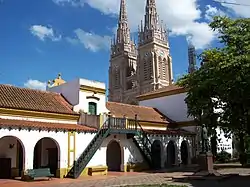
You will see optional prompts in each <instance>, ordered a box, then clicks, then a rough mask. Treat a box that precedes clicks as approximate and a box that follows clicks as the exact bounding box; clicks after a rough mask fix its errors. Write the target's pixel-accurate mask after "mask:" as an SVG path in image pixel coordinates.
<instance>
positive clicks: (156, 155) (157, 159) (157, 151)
mask: <svg viewBox="0 0 250 187" xmlns="http://www.w3.org/2000/svg"><path fill="white" fill-rule="evenodd" d="M162 147H163V145H162V143H161V141H160V140H155V141H154V142H153V144H152V146H151V152H152V164H153V168H154V169H160V168H161V160H162Z"/></svg>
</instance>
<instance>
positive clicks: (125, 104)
mask: <svg viewBox="0 0 250 187" xmlns="http://www.w3.org/2000/svg"><path fill="white" fill-rule="evenodd" d="M107 103H114V104H119V105H124V106H135V107H140V108H148V109H154V108H153V107H149V106H141V105H131V104H127V103H119V102H114V101H107Z"/></svg>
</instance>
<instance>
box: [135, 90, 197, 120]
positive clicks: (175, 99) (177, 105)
mask: <svg viewBox="0 0 250 187" xmlns="http://www.w3.org/2000/svg"><path fill="white" fill-rule="evenodd" d="M185 97H186V93H181V94H176V95H170V96H164V97H159V98H155V99H149V100H144V101H140V102H139V105H141V106H148V107H154V108H157V109H158V110H159V111H161V112H162V113H163V114H165V115H166V116H167V117H169V118H170V119H172V120H174V121H177V122H185V121H191V120H192V118H191V117H188V116H187V105H186V103H185Z"/></svg>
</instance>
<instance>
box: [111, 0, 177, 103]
mask: <svg viewBox="0 0 250 187" xmlns="http://www.w3.org/2000/svg"><path fill="white" fill-rule="evenodd" d="M138 28H139V29H138V42H137V44H136V43H135V42H134V41H133V40H132V38H131V33H130V29H129V26H128V15H127V10H126V3H125V0H121V4H120V13H119V20H118V28H117V33H116V36H115V38H114V39H113V40H112V42H111V54H110V67H109V96H108V98H109V101H114V102H121V103H127V104H137V99H136V97H137V96H138V95H141V94H145V93H148V92H151V91H154V90H157V89H160V88H163V87H166V86H169V85H170V84H171V83H172V81H173V70H172V58H171V56H170V52H169V41H168V36H167V30H166V28H165V26H164V25H163V22H162V21H160V20H159V15H158V13H157V9H156V0H147V2H146V7H145V16H144V21H141V24H140V26H139V27H138Z"/></svg>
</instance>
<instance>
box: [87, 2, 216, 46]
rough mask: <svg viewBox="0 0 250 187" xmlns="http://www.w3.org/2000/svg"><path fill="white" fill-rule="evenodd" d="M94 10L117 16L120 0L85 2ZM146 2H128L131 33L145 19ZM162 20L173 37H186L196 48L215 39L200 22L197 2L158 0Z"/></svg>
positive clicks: (203, 23) (206, 26)
mask: <svg viewBox="0 0 250 187" xmlns="http://www.w3.org/2000/svg"><path fill="white" fill-rule="evenodd" d="M84 1H85V2H86V3H88V4H89V5H90V6H91V7H92V8H95V9H98V10H99V11H101V12H102V13H104V14H106V15H111V16H112V15H117V14H118V12H119V4H120V0H105V1H104V0H84ZM145 3H146V0H136V1H135V0H127V9H128V18H129V24H130V28H131V31H133V32H136V31H137V28H138V24H139V23H140V21H141V19H143V18H144V13H145V11H144V10H145ZM156 3H157V9H158V13H159V15H160V19H162V20H164V23H165V24H166V25H167V26H168V28H169V29H170V30H171V35H172V36H173V35H184V36H188V38H191V39H192V42H193V43H194V45H195V46H196V48H203V47H206V45H207V44H209V43H210V42H211V41H212V40H213V39H214V37H215V34H214V33H213V32H212V31H211V29H210V27H209V26H208V24H207V23H206V22H198V21H197V20H199V19H200V18H201V10H200V9H199V6H198V5H197V0H185V1H182V2H181V3H180V2H179V1H177V0H157V1H156Z"/></svg>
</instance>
